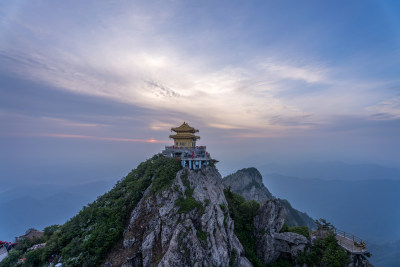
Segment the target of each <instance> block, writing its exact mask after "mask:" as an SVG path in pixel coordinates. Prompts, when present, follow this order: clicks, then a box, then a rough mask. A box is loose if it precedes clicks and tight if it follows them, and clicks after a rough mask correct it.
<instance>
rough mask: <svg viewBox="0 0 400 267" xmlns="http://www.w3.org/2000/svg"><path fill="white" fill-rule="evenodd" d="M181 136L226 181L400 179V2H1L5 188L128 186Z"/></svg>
mask: <svg viewBox="0 0 400 267" xmlns="http://www.w3.org/2000/svg"><path fill="white" fill-rule="evenodd" d="M183 121H186V122H188V123H189V124H190V125H191V126H194V127H196V128H198V129H199V130H200V133H199V134H200V136H201V140H200V141H199V144H201V145H207V149H208V150H209V152H210V153H211V155H212V156H214V157H215V158H217V159H218V160H219V161H220V163H218V166H219V169H220V171H221V172H222V173H223V174H228V173H231V172H234V171H236V170H237V169H238V168H242V167H249V166H258V165H262V164H268V163H279V162H287V161H343V162H349V163H364V162H368V163H377V164H382V165H386V166H392V167H400V1H369V0H365V1H348V0H346V1H97V0H96V1H41V0H36V1H23V0H16V1H1V2H0V160H1V162H0V169H1V175H0V180H1V182H2V183H3V185H6V186H7V185H15V184H18V183H23V182H26V183H80V182H85V181H93V180H96V179H119V178H121V177H122V176H123V175H125V174H126V173H127V172H128V171H129V170H130V169H132V168H135V167H136V165H137V164H138V163H139V162H141V161H143V160H145V159H147V158H149V157H151V156H152V155H153V154H155V153H157V152H160V151H161V150H162V149H163V147H164V146H165V145H168V144H171V143H172V142H171V141H170V140H168V135H169V134H170V128H171V127H174V126H179V125H180V124H181V123H182V122H183ZM4 188H5V187H4Z"/></svg>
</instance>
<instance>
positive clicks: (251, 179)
mask: <svg viewBox="0 0 400 267" xmlns="http://www.w3.org/2000/svg"><path fill="white" fill-rule="evenodd" d="M223 183H224V185H225V186H226V187H230V188H231V190H232V191H233V192H235V193H238V194H240V195H242V196H243V197H244V198H245V199H246V200H255V201H257V202H259V203H262V202H264V201H267V200H269V199H274V197H273V195H272V194H271V193H270V192H269V190H268V189H267V188H266V187H265V185H264V184H263V181H262V176H261V174H260V172H259V171H258V170H257V169H256V168H245V169H241V170H239V171H237V172H235V173H233V174H231V175H228V176H226V177H225V178H224V179H223ZM278 201H279V202H280V203H281V204H282V205H283V207H284V208H285V209H286V211H287V216H286V222H287V224H288V225H290V226H307V227H308V228H310V229H313V228H315V223H314V220H313V219H312V218H310V217H309V216H308V215H307V214H306V213H304V212H301V211H298V210H296V209H294V208H293V207H292V206H291V205H290V203H289V201H287V200H286V199H278Z"/></svg>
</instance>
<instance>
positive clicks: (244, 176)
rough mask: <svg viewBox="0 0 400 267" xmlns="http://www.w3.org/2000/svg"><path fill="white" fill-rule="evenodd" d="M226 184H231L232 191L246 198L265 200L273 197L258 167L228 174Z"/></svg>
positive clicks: (258, 200) (225, 179)
mask: <svg viewBox="0 0 400 267" xmlns="http://www.w3.org/2000/svg"><path fill="white" fill-rule="evenodd" d="M223 181H224V184H225V185H226V186H230V187H231V189H232V191H234V192H236V193H238V194H240V195H242V196H243V197H244V198H245V199H246V200H255V201H257V202H263V201H266V200H268V199H271V198H273V196H272V194H271V193H270V192H269V191H268V189H267V188H266V187H265V186H264V184H263V182H262V176H261V173H260V172H259V171H258V170H257V169H256V168H253V167H252V168H245V169H241V170H239V171H237V172H235V173H233V174H231V175H228V176H226V177H225V178H224V179H223Z"/></svg>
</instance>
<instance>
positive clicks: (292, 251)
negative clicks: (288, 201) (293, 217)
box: [253, 199, 309, 265]
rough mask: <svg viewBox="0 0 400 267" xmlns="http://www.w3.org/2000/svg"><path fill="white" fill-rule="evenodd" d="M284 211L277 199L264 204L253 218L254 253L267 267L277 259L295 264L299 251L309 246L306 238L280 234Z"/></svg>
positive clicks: (292, 234)
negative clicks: (287, 260)
mask: <svg viewBox="0 0 400 267" xmlns="http://www.w3.org/2000/svg"><path fill="white" fill-rule="evenodd" d="M286 215H287V211H286V209H285V208H284V207H283V206H282V205H281V204H280V202H279V201H278V200H277V199H273V200H269V201H267V202H266V203H264V204H263V205H262V206H261V207H260V210H259V211H258V214H257V215H256V217H255V218H254V223H253V224H254V236H255V239H256V253H257V256H258V257H259V259H260V260H261V261H262V263H263V264H265V265H268V264H271V263H272V262H274V261H276V260H277V259H278V258H279V257H284V258H286V259H289V260H290V261H291V262H293V263H294V262H295V261H296V258H297V255H298V253H299V252H300V251H304V249H305V247H306V246H307V245H308V244H309V241H308V240H307V238H305V237H304V236H302V235H299V234H296V233H290V232H285V233H280V232H279V231H280V230H281V229H282V226H283V224H284V223H285V218H286Z"/></svg>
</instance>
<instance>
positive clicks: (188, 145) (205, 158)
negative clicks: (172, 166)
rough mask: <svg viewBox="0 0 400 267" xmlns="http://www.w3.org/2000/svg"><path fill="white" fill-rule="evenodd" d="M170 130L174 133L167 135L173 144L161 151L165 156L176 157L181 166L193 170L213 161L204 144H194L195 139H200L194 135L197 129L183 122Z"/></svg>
mask: <svg viewBox="0 0 400 267" xmlns="http://www.w3.org/2000/svg"><path fill="white" fill-rule="evenodd" d="M171 131H174V132H175V133H176V134H173V135H170V136H169V138H172V139H174V145H173V146H166V147H165V150H163V151H162V154H163V155H164V156H165V157H170V158H178V159H180V160H181V165H182V167H183V168H185V167H189V168H190V169H193V170H199V169H201V168H202V167H204V166H208V165H209V164H210V162H215V160H213V159H211V157H210V153H208V152H207V151H206V146H197V145H196V141H197V140H199V139H200V136H197V135H195V134H196V133H198V132H199V130H198V129H195V128H193V127H191V126H190V125H189V124H187V123H186V122H183V124H182V125H181V126H179V127H175V128H171Z"/></svg>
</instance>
